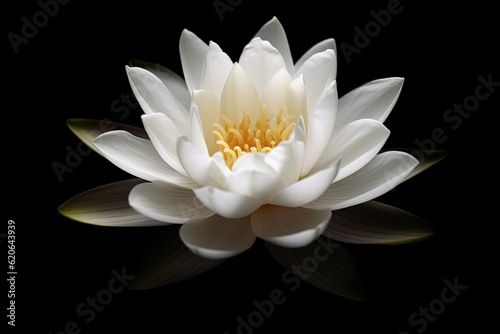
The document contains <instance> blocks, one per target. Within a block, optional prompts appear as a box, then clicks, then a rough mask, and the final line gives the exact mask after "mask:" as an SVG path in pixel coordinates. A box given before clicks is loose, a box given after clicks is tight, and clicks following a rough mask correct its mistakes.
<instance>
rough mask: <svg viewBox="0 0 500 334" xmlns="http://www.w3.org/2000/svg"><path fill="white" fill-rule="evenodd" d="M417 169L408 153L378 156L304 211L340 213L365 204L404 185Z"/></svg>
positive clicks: (396, 152)
mask: <svg viewBox="0 0 500 334" xmlns="http://www.w3.org/2000/svg"><path fill="white" fill-rule="evenodd" d="M417 165H418V160H417V159H415V158H414V157H412V156H411V155H410V154H408V153H404V152H398V151H388V152H384V153H380V154H378V155H377V156H375V157H374V158H373V159H372V160H371V161H370V162H369V163H368V164H366V165H365V166H364V167H363V168H362V169H360V170H359V171H357V172H356V173H354V174H352V175H350V176H348V177H346V178H344V179H342V180H340V181H338V182H335V183H333V184H332V185H331V186H330V188H329V189H328V190H327V191H325V193H324V194H323V195H322V196H321V197H319V198H318V199H317V200H315V201H314V202H311V203H309V204H307V205H305V207H307V208H311V209H330V210H339V209H343V208H346V207H349V206H353V205H356V204H361V203H364V202H367V201H369V200H372V199H374V198H376V197H378V196H381V195H383V194H385V193H386V192H388V191H389V190H391V189H392V188H394V187H395V186H397V185H398V184H400V183H401V182H403V181H404V180H405V177H406V176H407V175H408V174H410V172H411V171H412V170H413V169H414V168H415V166H417Z"/></svg>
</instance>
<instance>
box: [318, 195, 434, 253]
mask: <svg viewBox="0 0 500 334" xmlns="http://www.w3.org/2000/svg"><path fill="white" fill-rule="evenodd" d="M434 232H435V228H434V227H433V226H431V225H430V224H429V223H428V222H427V221H425V220H424V219H422V218H420V217H418V216H416V215H414V214H412V213H410V212H408V211H405V210H402V209H399V208H396V207H393V206H390V205H387V204H383V203H379V202H376V201H369V202H366V203H362V204H359V205H356V206H353V207H349V208H345V209H342V210H335V211H333V213H332V218H331V222H330V224H328V227H327V228H326V230H325V231H324V232H323V235H324V236H327V237H328V238H332V239H334V240H337V241H340V242H344V243H352V244H401V243H408V242H414V241H420V240H423V239H426V238H428V237H429V236H431V235H432V234H433V233H434Z"/></svg>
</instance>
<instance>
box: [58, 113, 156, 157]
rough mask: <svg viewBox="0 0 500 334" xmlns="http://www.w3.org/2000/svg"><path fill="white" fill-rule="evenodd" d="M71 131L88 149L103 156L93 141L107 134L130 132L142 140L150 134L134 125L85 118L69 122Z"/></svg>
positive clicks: (73, 119)
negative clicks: (122, 131) (110, 132)
mask: <svg viewBox="0 0 500 334" xmlns="http://www.w3.org/2000/svg"><path fill="white" fill-rule="evenodd" d="M67 124H68V127H69V128H70V130H71V131H72V132H73V133H74V134H75V135H76V136H77V137H78V138H79V139H80V140H81V141H82V142H83V143H84V144H86V145H87V146H88V147H90V148H91V149H93V150H94V151H95V152H97V153H99V154H101V152H99V149H98V148H97V147H95V145H94V143H93V141H94V139H96V138H97V137H99V136H100V135H102V134H103V133H105V132H109V131H114V130H124V131H127V132H130V133H131V134H133V135H134V136H137V137H140V138H145V139H147V138H148V134H147V133H146V131H144V129H143V128H139V127H136V126H133V125H128V124H122V123H116V122H111V121H108V120H106V119H103V120H99V121H98V120H95V119H83V118H71V119H68V121H67Z"/></svg>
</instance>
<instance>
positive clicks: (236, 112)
mask: <svg viewBox="0 0 500 334" xmlns="http://www.w3.org/2000/svg"><path fill="white" fill-rule="evenodd" d="M259 101H260V99H259V94H258V93H257V90H256V89H255V86H254V84H253V83H252V80H250V78H249V77H248V75H247V74H246V73H245V71H244V70H243V68H242V67H241V66H240V65H239V64H238V63H235V64H234V65H233V69H232V70H231V73H230V74H229V76H228V78H227V81H226V84H225V85H224V89H223V90H222V97H221V101H220V106H221V108H220V111H221V115H226V116H227V117H228V118H229V119H230V120H231V121H232V122H233V123H235V124H240V122H241V120H242V118H243V113H242V111H245V112H247V113H248V115H249V116H250V120H255V119H257V117H258V116H260V103H259Z"/></svg>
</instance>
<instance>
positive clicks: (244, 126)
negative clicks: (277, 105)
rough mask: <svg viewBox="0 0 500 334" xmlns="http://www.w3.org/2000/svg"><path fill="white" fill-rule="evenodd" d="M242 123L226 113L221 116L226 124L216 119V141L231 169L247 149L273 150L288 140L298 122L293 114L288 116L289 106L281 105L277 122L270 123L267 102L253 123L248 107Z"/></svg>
mask: <svg viewBox="0 0 500 334" xmlns="http://www.w3.org/2000/svg"><path fill="white" fill-rule="evenodd" d="M241 112H242V113H243V119H242V121H241V123H240V124H239V125H238V126H236V124H234V123H233V122H232V121H231V120H230V119H229V118H227V117H226V116H225V115H222V116H221V119H222V120H223V121H224V126H222V125H220V124H218V123H214V124H213V125H214V127H215V128H216V129H217V130H214V131H212V133H213V134H214V135H215V136H216V137H217V138H218V140H217V141H216V143H217V144H218V145H219V151H220V152H222V154H223V155H224V160H225V161H226V164H227V166H228V167H229V169H232V167H233V165H234V163H235V162H236V160H237V159H238V158H239V157H241V156H242V155H244V154H247V153H255V152H261V153H269V152H271V150H272V149H273V148H275V147H276V146H277V145H278V144H279V143H281V141H283V140H287V139H288V137H290V134H291V133H292V130H293V127H294V126H295V123H294V122H291V121H290V117H288V116H287V117H285V118H283V116H284V113H285V107H283V108H281V109H280V111H279V112H278V114H277V115H276V118H275V122H274V123H275V124H270V119H269V118H267V117H266V114H267V106H266V105H264V106H263V107H262V110H261V113H260V117H259V118H258V119H257V120H256V121H255V124H254V125H253V126H252V122H251V119H250V116H248V114H247V112H246V111H245V110H242V111H241Z"/></svg>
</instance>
